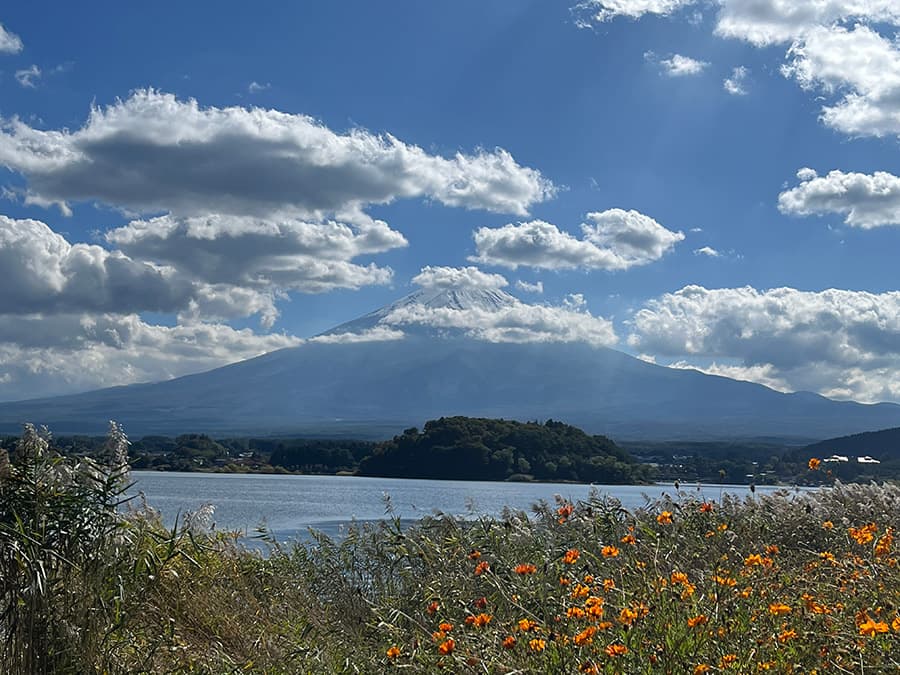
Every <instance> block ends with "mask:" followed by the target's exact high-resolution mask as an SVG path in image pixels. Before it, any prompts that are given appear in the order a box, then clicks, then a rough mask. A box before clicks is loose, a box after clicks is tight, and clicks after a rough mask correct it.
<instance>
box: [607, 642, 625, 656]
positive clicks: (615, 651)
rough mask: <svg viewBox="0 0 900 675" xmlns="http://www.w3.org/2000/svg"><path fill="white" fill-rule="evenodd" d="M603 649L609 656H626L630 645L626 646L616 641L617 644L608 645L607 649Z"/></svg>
mask: <svg viewBox="0 0 900 675" xmlns="http://www.w3.org/2000/svg"><path fill="white" fill-rule="evenodd" d="M603 651H604V652H605V653H606V655H607V656H612V657H616V656H625V654H627V653H628V647H626V646H625V645H622V644H618V643H616V644H611V645H608V646H607V647H606V649H604V650H603Z"/></svg>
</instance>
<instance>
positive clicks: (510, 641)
mask: <svg viewBox="0 0 900 675" xmlns="http://www.w3.org/2000/svg"><path fill="white" fill-rule="evenodd" d="M500 644H502V645H503V648H504V649H512V648H513V647H515V646H516V638H514V637H513V636H512V635H507V636H506V637H505V638H503V642H501V643H500Z"/></svg>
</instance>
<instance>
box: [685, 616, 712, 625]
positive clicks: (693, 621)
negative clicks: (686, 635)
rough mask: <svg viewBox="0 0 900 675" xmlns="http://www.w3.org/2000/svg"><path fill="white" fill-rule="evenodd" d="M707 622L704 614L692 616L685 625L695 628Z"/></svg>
mask: <svg viewBox="0 0 900 675" xmlns="http://www.w3.org/2000/svg"><path fill="white" fill-rule="evenodd" d="M708 621H709V619H708V618H706V615H705V614H698V615H697V616H692V617H691V618H689V619H688V620H687V624H688V626H689V627H691V628H696V627H697V626H702V625H703V624H705V623H707V622H708Z"/></svg>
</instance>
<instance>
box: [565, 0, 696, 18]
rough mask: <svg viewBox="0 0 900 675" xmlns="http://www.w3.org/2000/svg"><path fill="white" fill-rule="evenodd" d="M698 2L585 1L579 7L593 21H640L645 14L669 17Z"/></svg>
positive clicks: (650, 0) (649, 0) (682, 0)
mask: <svg viewBox="0 0 900 675" xmlns="http://www.w3.org/2000/svg"><path fill="white" fill-rule="evenodd" d="M696 2H697V0H585V1H584V2H582V3H581V4H580V5H578V7H579V8H580V9H582V10H584V11H585V12H586V13H587V14H588V15H589V17H590V19H591V20H593V21H600V22H602V21H611V20H612V19H615V18H617V17H626V18H629V19H639V18H641V17H642V16H644V15H645V14H656V15H663V16H665V15H669V14H673V13H674V12H676V11H678V10H680V9H682V8H684V7H688V6H690V5H694V4H696Z"/></svg>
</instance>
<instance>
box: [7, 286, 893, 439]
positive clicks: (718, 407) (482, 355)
mask: <svg viewBox="0 0 900 675" xmlns="http://www.w3.org/2000/svg"><path fill="white" fill-rule="evenodd" d="M522 307H534V306H524V305H522V303H520V302H519V301H518V300H517V299H516V298H515V297H513V296H512V295H509V294H508V293H506V292H504V291H502V290H499V289H488V290H485V289H476V288H467V287H449V288H448V287H443V288H430V289H423V290H420V291H417V292H415V293H413V294H411V295H409V296H406V297H404V298H402V299H400V300H398V301H396V302H394V303H392V304H389V305H387V306H385V307H383V308H381V309H378V310H376V311H374V312H371V313H369V314H366V315H365V316H362V317H360V318H358V319H355V320H353V321H349V322H347V323H344V324H341V325H339V326H336V327H335V328H333V329H331V330H329V331H326V332H325V333H322V334H321V335H319V336H316V337H314V338H311V339H309V340H307V341H306V342H305V343H304V344H302V345H300V346H297V347H291V348H288V349H282V350H279V351H275V352H271V353H268V354H265V355H263V356H260V357H257V358H254V359H249V360H247V361H241V362H239V363H234V364H231V365H228V366H225V367H222V368H217V369H215V370H211V371H208V372H205V373H199V374H195V375H189V376H186V377H180V378H177V379H173V380H169V381H166V382H158V383H152V384H138V385H130V386H125V387H114V388H110V389H101V390H98V391H93V392H87V393H83V394H74V395H68V396H60V397H54V398H47V399H36V400H30V401H22V402H16V403H4V404H0V431H3V432H16V431H18V430H19V429H20V425H21V423H22V422H25V421H31V422H34V423H40V424H46V425H48V426H49V427H50V428H51V429H52V430H54V431H55V432H56V433H60V434H61V433H102V432H103V431H104V429H105V427H106V423H107V420H109V419H115V420H117V421H118V422H120V423H122V424H123V425H124V427H125V429H126V431H127V432H128V433H130V434H131V435H133V436H140V435H145V434H151V433H152V434H170V435H171V434H179V433H187V432H206V433H211V434H216V435H226V434H227V435H251V434H252V435H263V434H278V435H288V434H294V435H310V436H331V437H336V436H342V437H358V438H364V437H366V438H384V437H387V436H389V435H391V434H394V433H397V432H399V431H400V430H401V429H403V428H405V427H409V426H414V425H421V424H422V423H423V422H424V421H426V420H428V419H432V418H436V417H441V416H450V415H470V416H479V417H504V418H511V419H519V420H529V419H539V420H543V419H547V418H554V419H559V420H562V421H565V422H568V423H571V424H574V425H577V426H581V427H583V428H584V429H585V430H587V431H589V432H591V433H603V434H606V435H608V436H612V437H613V438H616V439H645V440H650V439H676V438H692V439H709V438H738V437H742V438H750V437H770V438H771V437H775V438H782V439H790V438H794V439H798V440H799V439H820V438H826V437H830V436H839V435H845V434H850V433H857V432H861V431H868V430H874V429H881V428H887V427H894V426H900V406H897V405H893V404H877V405H863V404H859V403H853V402H838V401H832V400H829V399H827V398H824V397H822V396H819V395H816V394H810V393H796V394H784V393H780V392H777V391H774V390H772V389H768V388H766V387H764V386H761V385H758V384H752V383H748V382H740V381H736V380H731V379H728V378H724V377H717V376H712V375H705V374H702V373H699V372H697V371H691V370H679V369H673V368H666V367H663V366H658V365H655V364H652V363H646V362H644V361H642V360H639V359H637V358H634V357H632V356H629V355H627V354H624V353H622V352H619V351H615V350H612V349H609V348H606V347H602V346H595V344H591V342H590V339H589V338H590V331H591V330H594V331H602V329H603V327H602V326H594V327H593V328H590V329H585V331H586V333H587V334H588V339H586V340H585V339H576V337H579V338H580V337H583V336H581V335H580V334H579V336H570V335H567V334H560V335H555V334H554V332H553V325H552V316H547V317H538V320H537V321H535V320H533V317H531V318H529V321H530V323H529V324H528V326H527V330H526V327H523V326H524V325H523V323H522V321H521V317H520V316H519V315H518V314H517V312H520V311H521V310H522ZM472 317H476V318H484V317H488V318H489V320H488V321H487V324H486V325H487V327H484V326H485V324H483V323H482V324H473V322H472V321H471V320H470V319H472ZM541 321H543V323H541ZM472 325H479V326H480V327H479V328H478V329H473V328H472Z"/></svg>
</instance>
